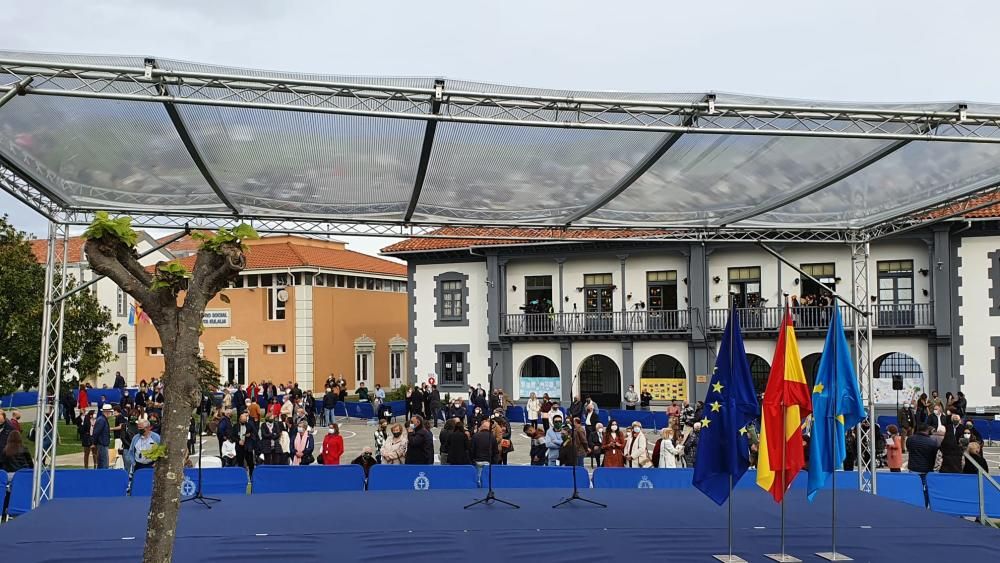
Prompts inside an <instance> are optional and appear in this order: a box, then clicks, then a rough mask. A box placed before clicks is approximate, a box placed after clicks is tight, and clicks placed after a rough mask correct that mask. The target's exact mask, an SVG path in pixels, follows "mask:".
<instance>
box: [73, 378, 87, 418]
mask: <svg viewBox="0 0 1000 563" xmlns="http://www.w3.org/2000/svg"><path fill="white" fill-rule="evenodd" d="M76 403H77V407H78V408H79V409H80V416H83V414H84V413H85V412H87V409H89V408H90V398H89V397H87V387H86V386H85V385H84V384H82V383H81V384H80V394H79V395H78V396H77V398H76Z"/></svg>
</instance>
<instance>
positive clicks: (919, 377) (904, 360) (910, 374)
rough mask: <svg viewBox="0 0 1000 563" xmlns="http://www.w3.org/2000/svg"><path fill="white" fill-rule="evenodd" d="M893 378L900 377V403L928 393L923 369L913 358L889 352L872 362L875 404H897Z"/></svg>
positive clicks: (901, 353)
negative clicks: (901, 386) (901, 385)
mask: <svg viewBox="0 0 1000 563" xmlns="http://www.w3.org/2000/svg"><path fill="white" fill-rule="evenodd" d="M893 376H896V377H898V378H899V379H900V380H901V382H902V384H903V388H902V389H901V390H899V391H898V397H899V403H900V404H904V403H908V402H909V401H910V400H912V399H913V398H915V397H918V396H920V394H921V393H925V392H926V391H927V380H926V375H925V374H924V370H923V368H922V367H921V366H920V362H918V361H917V360H916V359H915V358H913V356H910V355H908V354H904V353H903V352H889V353H888V354H883V355H881V356H879V357H878V358H875V361H874V362H872V391H873V393H874V395H875V402H876V403H879V404H895V403H896V398H897V391H896V390H895V389H893V388H892V379H893Z"/></svg>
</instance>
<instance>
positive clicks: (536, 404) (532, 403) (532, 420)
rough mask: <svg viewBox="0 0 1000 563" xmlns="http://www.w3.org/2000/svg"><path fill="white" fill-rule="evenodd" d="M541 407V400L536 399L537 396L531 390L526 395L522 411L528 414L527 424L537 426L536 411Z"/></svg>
mask: <svg viewBox="0 0 1000 563" xmlns="http://www.w3.org/2000/svg"><path fill="white" fill-rule="evenodd" d="M541 409H542V402H541V401H539V400H538V396H537V395H535V392H534V391H532V392H531V395H529V396H528V402H527V403H526V404H525V405H524V411H525V412H526V413H527V415H528V424H530V425H531V426H533V427H537V426H538V412H539V411H540V410H541Z"/></svg>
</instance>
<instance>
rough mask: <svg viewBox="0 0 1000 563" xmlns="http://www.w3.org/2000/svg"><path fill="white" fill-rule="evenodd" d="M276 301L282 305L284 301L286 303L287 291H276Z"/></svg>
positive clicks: (282, 289)
mask: <svg viewBox="0 0 1000 563" xmlns="http://www.w3.org/2000/svg"><path fill="white" fill-rule="evenodd" d="M278 301H281V302H282V303H284V302H285V301H288V290H287V289H285V288H281V289H279V290H278Z"/></svg>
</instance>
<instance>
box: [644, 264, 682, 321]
mask: <svg viewBox="0 0 1000 563" xmlns="http://www.w3.org/2000/svg"><path fill="white" fill-rule="evenodd" d="M646 308H647V309H648V310H650V311H675V310H677V271H676V270H665V271H659V272H646Z"/></svg>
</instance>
